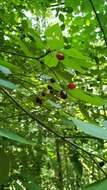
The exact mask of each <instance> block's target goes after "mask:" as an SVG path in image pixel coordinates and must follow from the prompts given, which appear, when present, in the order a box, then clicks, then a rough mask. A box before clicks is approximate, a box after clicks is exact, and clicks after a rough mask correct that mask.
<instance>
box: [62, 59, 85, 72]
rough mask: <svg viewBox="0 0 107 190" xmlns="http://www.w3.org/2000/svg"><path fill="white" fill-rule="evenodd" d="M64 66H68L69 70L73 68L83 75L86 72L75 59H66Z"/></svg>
mask: <svg viewBox="0 0 107 190" xmlns="http://www.w3.org/2000/svg"><path fill="white" fill-rule="evenodd" d="M63 65H64V66H67V67H68V68H72V69H74V70H76V71H78V72H80V73H82V74H84V73H85V72H86V71H85V70H84V69H83V68H82V67H81V65H80V64H79V61H77V59H74V58H72V59H71V58H69V57H65V59H64V61H63Z"/></svg>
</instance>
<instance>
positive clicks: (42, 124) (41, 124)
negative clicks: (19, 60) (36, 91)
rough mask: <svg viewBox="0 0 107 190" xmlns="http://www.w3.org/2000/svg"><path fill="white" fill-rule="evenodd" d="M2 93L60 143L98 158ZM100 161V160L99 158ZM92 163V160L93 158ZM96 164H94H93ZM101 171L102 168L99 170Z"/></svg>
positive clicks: (7, 93)
mask: <svg viewBox="0 0 107 190" xmlns="http://www.w3.org/2000/svg"><path fill="white" fill-rule="evenodd" d="M1 89H2V91H3V92H4V93H5V94H6V95H7V96H8V97H9V98H10V99H11V100H12V102H14V103H15V104H16V105H17V107H19V108H20V109H21V110H22V111H23V112H25V113H26V114H27V115H28V116H29V117H30V118H31V119H33V120H34V121H36V122H37V123H38V124H39V125H40V126H41V127H43V128H44V129H46V130H48V131H49V132H51V133H52V134H54V135H55V136H56V137H58V138H60V139H61V140H62V141H64V142H65V143H67V144H68V145H70V146H74V147H76V148H77V149H78V150H81V151H83V152H85V153H86V154H88V155H89V156H90V157H91V158H92V156H94V157H98V158H100V157H99V156H97V155H94V154H92V153H89V152H88V151H86V150H84V149H83V148H82V147H80V146H79V145H77V144H75V143H74V142H72V141H69V140H67V139H66V138H65V137H63V136H62V135H60V134H58V133H57V132H56V131H54V130H53V129H52V128H50V127H48V126H47V125H46V124H45V123H44V122H42V121H41V120H39V119H38V118H36V117H35V116H34V115H32V114H31V113H30V112H29V111H27V110H26V109H25V108H24V107H22V106H21V105H20V104H19V103H18V102H17V101H16V100H15V99H14V98H13V97H12V96H11V95H10V94H9V92H8V91H7V90H5V89H4V88H1ZM100 159H102V158H100ZM93 161H94V158H93ZM95 163H96V162H95ZM100 169H101V171H102V170H103V169H102V168H100ZM103 173H104V174H105V176H107V175H106V173H105V172H104V171H103Z"/></svg>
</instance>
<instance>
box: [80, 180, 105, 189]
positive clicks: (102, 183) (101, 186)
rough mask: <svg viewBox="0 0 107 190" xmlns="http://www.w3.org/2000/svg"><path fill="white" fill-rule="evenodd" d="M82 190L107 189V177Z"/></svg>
mask: <svg viewBox="0 0 107 190" xmlns="http://www.w3.org/2000/svg"><path fill="white" fill-rule="evenodd" d="M82 190H107V178H105V179H102V180H100V181H97V182H95V183H93V184H91V185H89V186H87V187H85V188H83V189H82Z"/></svg>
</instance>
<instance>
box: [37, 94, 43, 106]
mask: <svg viewBox="0 0 107 190" xmlns="http://www.w3.org/2000/svg"><path fill="white" fill-rule="evenodd" d="M36 103H38V104H39V105H42V99H41V98H40V97H39V96H37V97H36Z"/></svg>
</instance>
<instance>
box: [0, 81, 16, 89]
mask: <svg viewBox="0 0 107 190" xmlns="http://www.w3.org/2000/svg"><path fill="white" fill-rule="evenodd" d="M0 86H3V87H6V88H9V89H16V85H15V84H13V83H12V82H10V81H7V80H3V79H0Z"/></svg>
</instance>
